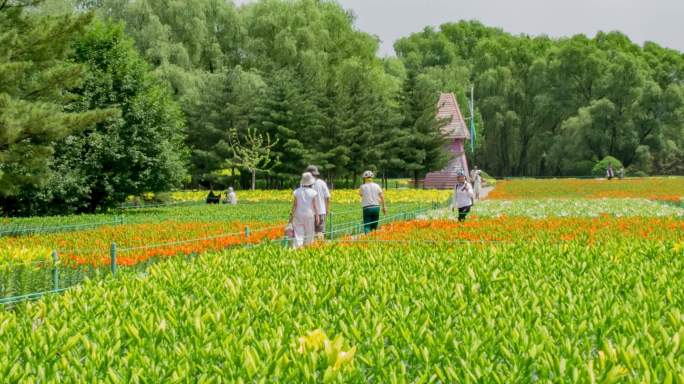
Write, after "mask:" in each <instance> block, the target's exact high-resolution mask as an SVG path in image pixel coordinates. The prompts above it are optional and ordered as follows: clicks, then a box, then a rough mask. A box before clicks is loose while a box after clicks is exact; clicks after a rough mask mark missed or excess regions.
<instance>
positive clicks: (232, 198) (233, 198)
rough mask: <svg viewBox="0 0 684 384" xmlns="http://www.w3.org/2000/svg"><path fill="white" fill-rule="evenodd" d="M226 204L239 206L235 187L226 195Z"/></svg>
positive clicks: (229, 189)
mask: <svg viewBox="0 0 684 384" xmlns="http://www.w3.org/2000/svg"><path fill="white" fill-rule="evenodd" d="M225 202H226V203H228V204H230V205H237V195H236V194H235V190H234V189H233V187H228V192H227V193H226V201H225Z"/></svg>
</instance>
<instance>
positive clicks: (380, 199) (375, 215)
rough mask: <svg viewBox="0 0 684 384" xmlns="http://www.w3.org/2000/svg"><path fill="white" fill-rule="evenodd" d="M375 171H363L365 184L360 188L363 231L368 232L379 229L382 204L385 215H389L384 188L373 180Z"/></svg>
mask: <svg viewBox="0 0 684 384" xmlns="http://www.w3.org/2000/svg"><path fill="white" fill-rule="evenodd" d="M373 176H375V175H373V172H371V171H366V172H364V173H363V184H362V185H361V189H360V190H359V194H360V195H361V207H363V232H364V233H368V232H371V231H375V230H376V229H378V223H379V222H380V207H381V206H382V213H383V215H387V207H385V196H384V195H383V193H382V188H380V186H379V185H377V184H375V183H374V182H373Z"/></svg>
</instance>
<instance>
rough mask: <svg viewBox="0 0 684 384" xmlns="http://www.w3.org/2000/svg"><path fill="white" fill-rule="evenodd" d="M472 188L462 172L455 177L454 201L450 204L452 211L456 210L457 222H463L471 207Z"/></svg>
mask: <svg viewBox="0 0 684 384" xmlns="http://www.w3.org/2000/svg"><path fill="white" fill-rule="evenodd" d="M474 198H475V194H474V193H473V187H472V186H471V185H470V183H469V182H468V181H467V180H466V178H465V174H464V173H463V171H459V172H458V174H457V175H456V185H455V186H454V199H453V203H452V207H451V209H452V211H453V210H454V209H455V208H458V221H465V219H466V216H468V213H469V212H470V208H471V207H472V206H473V199H474Z"/></svg>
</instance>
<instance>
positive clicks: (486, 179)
mask: <svg viewBox="0 0 684 384" xmlns="http://www.w3.org/2000/svg"><path fill="white" fill-rule="evenodd" d="M480 177H482V184H485V185H487V186H490V187H493V186H495V185H496V179H495V178H493V177H491V176H489V174H488V173H487V172H485V171H483V170H480Z"/></svg>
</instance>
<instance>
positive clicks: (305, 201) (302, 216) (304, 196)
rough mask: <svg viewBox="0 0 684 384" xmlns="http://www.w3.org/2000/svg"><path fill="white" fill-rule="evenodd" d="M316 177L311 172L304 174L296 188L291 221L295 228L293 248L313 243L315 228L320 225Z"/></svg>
mask: <svg viewBox="0 0 684 384" xmlns="http://www.w3.org/2000/svg"><path fill="white" fill-rule="evenodd" d="M315 182H316V178H314V177H313V175H312V174H311V173H309V172H305V173H303V174H302V179H301V182H300V187H299V188H297V189H295V191H294V193H293V195H294V201H293V203H292V211H291V212H290V222H291V223H292V227H293V229H294V240H293V242H292V247H293V248H299V247H302V246H305V245H308V244H311V243H312V242H313V239H314V230H315V227H316V225H318V220H319V216H318V193H316V191H314V189H313V185H314V183H315Z"/></svg>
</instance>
